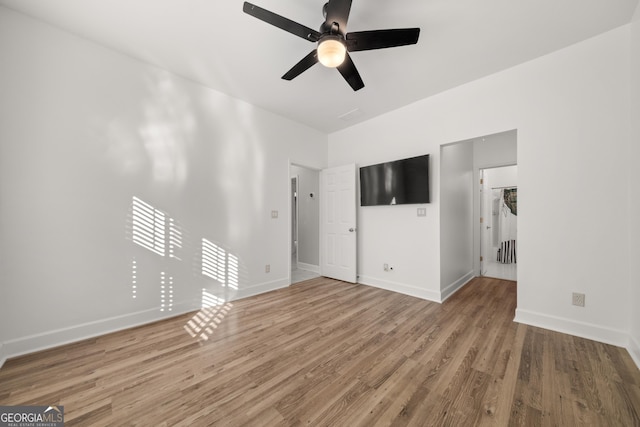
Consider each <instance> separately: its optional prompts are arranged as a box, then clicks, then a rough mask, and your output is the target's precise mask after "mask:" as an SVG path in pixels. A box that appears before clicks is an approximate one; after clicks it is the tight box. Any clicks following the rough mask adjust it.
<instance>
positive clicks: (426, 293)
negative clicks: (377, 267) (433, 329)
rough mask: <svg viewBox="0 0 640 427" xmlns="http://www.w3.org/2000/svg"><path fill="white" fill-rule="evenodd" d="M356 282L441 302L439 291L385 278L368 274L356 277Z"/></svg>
mask: <svg viewBox="0 0 640 427" xmlns="http://www.w3.org/2000/svg"><path fill="white" fill-rule="evenodd" d="M358 283H360V284H362V285H367V286H373V287H375V288H381V289H386V290H387V291H393V292H398V293H401V294H405V295H409V296H412V297H416V298H422V299H425V300H428V301H434V302H442V301H441V300H440V292H436V291H430V290H428V289H422V288H416V287H415V286H411V285H405V284H403V283H397V282H390V281H387V280H380V279H376V278H374V277H368V276H360V277H358Z"/></svg>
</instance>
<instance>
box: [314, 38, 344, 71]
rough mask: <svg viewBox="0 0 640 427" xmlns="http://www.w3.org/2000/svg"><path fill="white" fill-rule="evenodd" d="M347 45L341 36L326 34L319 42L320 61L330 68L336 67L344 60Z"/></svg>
mask: <svg viewBox="0 0 640 427" xmlns="http://www.w3.org/2000/svg"><path fill="white" fill-rule="evenodd" d="M346 54H347V46H346V45H345V43H344V41H342V39H341V38H340V37H337V36H335V37H334V36H325V37H324V38H323V39H322V40H320V42H319V43H318V61H320V63H321V64H322V65H324V66H325V67H328V68H336V67H338V66H340V64H342V63H343V62H344V58H345V56H346Z"/></svg>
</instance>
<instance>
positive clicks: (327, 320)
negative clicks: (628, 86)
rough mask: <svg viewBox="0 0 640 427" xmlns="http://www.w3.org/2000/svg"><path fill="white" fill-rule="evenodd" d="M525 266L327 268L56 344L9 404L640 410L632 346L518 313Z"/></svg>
mask: <svg viewBox="0 0 640 427" xmlns="http://www.w3.org/2000/svg"><path fill="white" fill-rule="evenodd" d="M515 307H516V284H515V282H509V281H503V280H497V279H489V278H477V279H474V280H472V281H471V282H470V283H469V284H467V285H466V286H465V287H464V288H463V289H461V290H460V291H458V292H457V293H456V294H455V295H453V296H452V297H451V298H449V299H448V300H447V301H446V302H445V303H443V304H436V303H433V302H429V301H425V300H421V299H418V298H413V297H410V296H407V295H402V294H397V293H393V292H389V291H385V290H382V289H378V288H372V287H368V286H364V285H355V284H349V283H344V282H339V281H336V280H331V279H326V278H317V279H313V280H310V281H307V282H303V283H300V284H296V285H293V286H290V287H288V288H286V289H281V290H278V291H274V292H269V293H266V294H262V295H257V296H254V297H250V298H245V299H242V300H237V301H231V302H222V303H221V304H220V305H216V306H208V307H203V308H202V309H201V310H199V311H198V312H193V313H189V314H185V315H180V316H176V317H174V318H171V319H167V320H163V321H161V322H157V323H153V324H149V325H145V326H140V327H136V328H132V329H128V330H124V331H120V332H116V333H113V334H109V335H104V336H101V337H97V338H92V339H89V340H85V341H81V342H78V343H73V344H69V345H66V346H62V347H58V348H55V349H51V350H46V351H42V352H38V353H34V354H30V355H26V356H22V357H18V358H14V359H11V360H9V361H7V362H6V364H5V366H4V367H3V368H2V369H0V405H23V404H24V405H29V404H31V405H34V404H38V405H64V406H65V421H66V423H67V424H66V425H69V426H72V425H73V426H76V425H78V426H101V425H113V426H120V425H140V426H146V425H149V426H207V425H220V426H227V425H228V426H303V425H304V426H310V425H313V426H349V427H351V426H367V427H369V426H382V425H384V426H387V425H392V426H431V425H436V426H439V425H452V426H453V425H455V426H458V425H464V426H476V425H480V426H530V425H533V426H535V425H541V426H565V425H567V426H573V425H607V426H609V425H611V426H617V425H620V426H634V425H638V426H640V372H639V371H638V369H637V367H636V366H635V365H634V363H633V361H632V359H631V357H630V356H629V354H628V353H627V352H626V350H624V349H622V348H617V347H614V346H610V345H605V344H601V343H597V342H593V341H589V340H585V339H582V338H577V337H572V336H569V335H564V334H560V333H556V332H552V331H547V330H543V329H539V328H535V327H530V326H526V325H522V324H516V323H514V322H513V317H514V312H515Z"/></svg>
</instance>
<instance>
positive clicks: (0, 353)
mask: <svg viewBox="0 0 640 427" xmlns="http://www.w3.org/2000/svg"><path fill="white" fill-rule="evenodd" d="M6 361H7V356H5V354H4V345H3V344H2V343H1V342H0V369H2V365H4V362H6Z"/></svg>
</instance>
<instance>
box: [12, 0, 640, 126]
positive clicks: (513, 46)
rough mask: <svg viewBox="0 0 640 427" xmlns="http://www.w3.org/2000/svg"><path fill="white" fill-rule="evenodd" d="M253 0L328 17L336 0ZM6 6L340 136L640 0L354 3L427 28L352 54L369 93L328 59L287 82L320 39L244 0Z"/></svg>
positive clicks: (299, 15) (618, 21)
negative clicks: (252, 11) (248, 7)
mask: <svg viewBox="0 0 640 427" xmlns="http://www.w3.org/2000/svg"><path fill="white" fill-rule="evenodd" d="M252 3H254V4H256V5H258V6H261V7H263V8H265V9H268V10H270V11H272V12H275V13H277V14H280V15H283V16H286V17H287V18H289V19H292V20H294V21H297V22H299V23H301V24H303V25H306V26H308V27H311V28H314V29H318V28H319V26H320V24H321V23H322V22H323V17H322V5H323V3H324V0H252ZM0 4H2V5H5V6H7V7H9V8H11V9H14V10H17V11H21V12H24V13H25V14H28V15H31V16H33V17H36V18H39V19H41V20H43V21H46V22H48V23H51V24H54V25H56V26H58V27H61V28H64V29H67V30H69V31H71V32H73V33H76V34H78V35H81V36H83V37H86V38H88V39H91V40H94V41H96V42H98V43H101V44H103V45H106V46H109V47H112V48H114V49H116V50H118V51H121V52H124V53H126V54H128V55H130V56H133V57H136V58H139V59H141V60H143V61H145V62H148V63H151V64H154V65H157V66H159V67H161V68H164V69H167V70H170V71H172V72H174V73H176V74H178V75H181V76H183V77H186V78H188V79H191V80H193V81H196V82H199V83H201V84H203V85H205V86H208V87H210V88H212V89H216V90H218V91H220V92H223V93H226V94H229V95H231V96H233V97H235V98H239V99H243V100H245V101H248V102H250V103H251V104H254V105H257V106H260V107H263V108H265V109H267V110H270V111H273V112H275V113H277V114H280V115H283V116H286V117H289V118H291V119H293V120H296V121H298V122H301V123H304V124H307V125H309V126H311V127H313V128H316V129H319V130H321V131H323V132H327V133H330V132H334V131H336V130H339V129H342V128H345V127H348V126H351V125H353V124H355V123H358V122H361V121H364V120H368V119H370V118H372V117H375V116H377V115H379V114H382V113H385V112H387V111H391V110H394V109H396V108H399V107H401V106H404V105H407V104H410V103H412V102H414V101H417V100H419V99H422V98H426V97H428V96H431V95H434V94H436V93H438V92H441V91H444V90H446V89H449V88H452V87H455V86H458V85H461V84H463V83H466V82H469V81H472V80H475V79H478V78H481V77H483V76H486V75H489V74H493V73H495V72H497V71H500V70H503V69H506V68H509V67H512V66H514V65H517V64H520V63H522V62H525V61H528V60H531V59H534V58H537V57H539V56H541V55H544V54H546V53H550V52H553V51H555V50H558V49H560V48H562V47H565V46H568V45H571V44H573V43H576V42H579V41H581V40H584V39H587V38H589V37H593V36H595V35H597V34H600V33H602V32H605V31H607V30H610V29H613V28H615V27H618V26H621V25H624V24H626V23H629V22H630V21H631V17H632V16H633V12H634V10H635V8H636V7H637V4H638V0H482V1H480V0H396V1H389V0H354V2H353V5H352V8H351V15H350V18H349V25H348V29H347V31H362V30H374V29H385V28H405V27H420V28H421V33H420V39H419V41H418V44H417V45H413V46H403V47H397V48H392V49H384V50H375V51H363V52H354V53H352V54H351V56H352V58H353V61H354V62H355V64H356V66H357V67H358V71H359V72H360V75H361V76H362V79H363V80H364V83H365V87H364V88H363V89H361V90H360V91H358V92H353V91H352V90H351V88H350V87H349V85H348V84H347V83H346V82H345V81H344V80H343V78H342V76H341V75H340V74H339V73H338V72H337V70H332V69H327V68H324V67H322V66H321V65H320V64H317V65H315V66H314V67H312V68H311V69H310V70H308V71H306V72H305V73H303V74H302V75H300V76H299V77H297V78H296V79H294V80H293V81H285V80H282V79H281V78H280V77H281V76H282V75H283V74H284V73H285V72H286V71H287V70H289V68H291V67H292V66H293V65H294V64H295V63H296V62H298V61H299V60H300V59H302V57H304V56H305V55H306V54H307V53H309V52H310V51H311V50H312V49H313V48H314V47H315V44H313V43H310V42H308V41H306V40H303V39H301V38H298V37H296V36H294V35H292V34H289V33H286V32H284V31H282V30H280V29H278V28H275V27H272V26H270V25H268V24H266V23H264V22H262V21H259V20H257V19H255V18H253V17H251V16H249V15H246V14H245V13H243V12H242V5H243V1H242V0H233V1H230V0H223V1H216V0H0ZM353 110H357V111H356V112H355V114H351V115H350V116H351V119H350V120H344V119H340V118H339V116H342V115H344V114H345V113H348V112H351V111H353Z"/></svg>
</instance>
